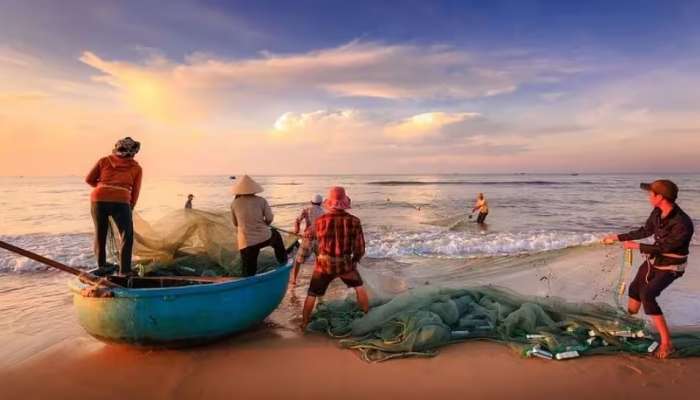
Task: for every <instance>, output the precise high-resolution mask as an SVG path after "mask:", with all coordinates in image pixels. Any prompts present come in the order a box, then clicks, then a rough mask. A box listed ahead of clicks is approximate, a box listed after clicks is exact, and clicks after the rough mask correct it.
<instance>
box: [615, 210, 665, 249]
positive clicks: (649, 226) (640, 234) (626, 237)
mask: <svg viewBox="0 0 700 400" xmlns="http://www.w3.org/2000/svg"><path fill="white" fill-rule="evenodd" d="M656 213H657V210H654V211H653V212H652V213H651V215H650V216H649V218H647V222H646V223H645V224H644V226H642V227H639V229H635V230H633V231H630V232H627V233H622V234H619V235H616V236H617V240H619V241H621V242H628V241H630V240H638V239H644V238H646V237H649V236H651V235H652V234H653V233H654V225H655V224H654V221H656V218H657V215H656Z"/></svg>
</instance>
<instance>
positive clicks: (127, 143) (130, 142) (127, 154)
mask: <svg viewBox="0 0 700 400" xmlns="http://www.w3.org/2000/svg"><path fill="white" fill-rule="evenodd" d="M140 149H141V143H139V142H137V141H135V140H134V139H132V138H130V137H128V136H127V137H125V138H124V139H120V140H117V143H115V144H114V150H112V153H113V154H114V155H115V156H117V157H121V158H132V157H133V156H135V155H136V153H138V152H139V150H140Z"/></svg>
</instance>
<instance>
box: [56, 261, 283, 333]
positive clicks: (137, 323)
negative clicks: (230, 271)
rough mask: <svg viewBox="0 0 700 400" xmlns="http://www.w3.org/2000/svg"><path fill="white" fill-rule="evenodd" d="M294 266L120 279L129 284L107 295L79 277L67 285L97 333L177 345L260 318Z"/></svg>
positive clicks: (251, 323)
mask: <svg viewBox="0 0 700 400" xmlns="http://www.w3.org/2000/svg"><path fill="white" fill-rule="evenodd" d="M291 267H292V263H291V261H290V262H289V263H287V264H286V265H284V266H281V267H279V268H277V269H275V270H272V271H269V272H265V273H261V274H259V275H256V276H253V277H249V278H241V279H233V278H231V279H222V278H218V279H212V280H211V281H209V282H203V281H194V280H192V281H187V280H184V281H183V280H178V279H177V278H150V279H144V278H141V279H139V278H131V281H129V278H121V279H123V280H125V282H118V283H119V284H120V285H122V286H126V287H115V288H109V297H99V296H94V295H90V294H89V288H90V284H86V283H83V282H82V281H81V280H80V279H78V278H76V279H74V280H72V281H70V283H69V286H70V289H71V291H72V292H73V304H74V306H75V309H76V311H77V313H78V320H79V322H80V324H81V325H82V326H83V328H84V329H85V330H86V331H87V332H88V333H89V334H90V335H92V336H93V337H95V338H97V339H99V340H102V341H106V342H118V343H126V344H134V345H143V346H163V347H179V346H188V345H196V344H202V343H206V342H211V341H214V340H216V339H220V338H223V337H226V336H229V335H231V334H233V333H236V332H240V331H243V330H245V329H248V328H250V327H252V326H254V325H256V324H258V323H260V322H261V321H262V320H264V319H265V318H266V317H267V316H268V315H270V314H271V313H272V311H274V310H275V309H276V308H277V307H278V306H279V304H280V302H281V301H282V298H283V297H284V294H285V292H286V289H287V282H288V281H289V273H290V270H291ZM110 279H112V280H116V279H119V278H118V277H111V278H110ZM135 282H136V283H135ZM115 283H116V282H115Z"/></svg>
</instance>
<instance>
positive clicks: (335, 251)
mask: <svg viewBox="0 0 700 400" xmlns="http://www.w3.org/2000/svg"><path fill="white" fill-rule="evenodd" d="M323 206H324V208H325V209H326V213H325V214H323V215H322V216H320V217H318V219H317V220H316V226H315V228H316V233H315V236H316V239H317V240H318V257H316V266H315V268H314V273H313V275H312V276H311V283H310V284H309V292H308V296H307V297H306V301H305V302H304V311H303V316H302V323H301V327H302V329H305V328H306V326H307V325H308V323H309V318H310V317H311V312H312V311H313V309H314V306H315V305H316V297H318V296H323V295H324V294H326V289H328V285H330V283H331V281H333V280H334V279H335V278H340V279H342V281H343V282H344V283H345V285H347V286H348V287H352V288H354V289H355V293H356V295H357V303H358V305H359V306H360V308H361V309H362V311H364V312H365V313H366V312H367V311H369V300H368V298H367V291H366V290H365V288H364V286H363V282H362V277H361V276H360V273H359V272H358V271H357V263H359V262H360V260H361V259H362V256H364V254H365V237H364V234H363V233H362V224H361V223H360V219H359V218H357V217H356V216H354V215H352V214H349V213H348V212H347V211H345V210H347V209H349V208H350V198H349V197H348V196H347V195H346V194H345V189H343V188H342V187H339V186H336V187H333V188H331V190H330V192H329V193H328V197H327V198H326V200H325V201H324V202H323Z"/></svg>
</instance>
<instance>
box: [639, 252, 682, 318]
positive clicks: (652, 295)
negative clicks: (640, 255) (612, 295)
mask: <svg viewBox="0 0 700 400" xmlns="http://www.w3.org/2000/svg"><path fill="white" fill-rule="evenodd" d="M681 276H683V272H675V271H664V270H660V269H656V268H653V267H651V268H650V267H649V263H648V262H646V261H645V262H644V263H643V264H642V265H641V266H639V270H638V271H637V276H635V278H634V280H633V281H632V283H630V288H629V296H630V298H631V299H634V300H637V301H639V302H641V303H642V306H644V313H645V314H646V315H663V312H662V311H661V307H659V303H658V302H657V301H656V298H657V297H659V295H660V294H661V291H663V290H664V289H666V288H667V287H668V286H669V285H670V284H671V283H673V281H675V280H676V279H678V278H680V277H681Z"/></svg>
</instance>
